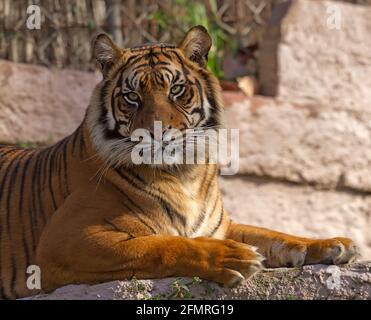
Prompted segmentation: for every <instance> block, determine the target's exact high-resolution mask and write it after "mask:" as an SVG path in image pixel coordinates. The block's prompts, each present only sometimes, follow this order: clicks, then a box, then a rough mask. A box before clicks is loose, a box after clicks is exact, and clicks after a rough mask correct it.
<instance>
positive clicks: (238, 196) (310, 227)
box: [220, 176, 371, 259]
mask: <svg viewBox="0 0 371 320" xmlns="http://www.w3.org/2000/svg"><path fill="white" fill-rule="evenodd" d="M220 188H221V192H222V197H223V202H224V206H225V208H226V210H227V211H228V212H229V214H230V216H231V217H232V219H233V220H235V221H236V222H239V223H244V224H249V225H254V226H259V227H266V228H270V229H273V230H277V231H281V232H286V233H290V234H294V235H297V236H303V237H313V238H332V237H336V236H345V237H350V238H352V239H353V240H354V241H355V242H356V243H357V244H358V246H359V247H360V249H361V254H362V259H370V257H371V235H370V230H371V219H370V212H371V197H370V196H367V195H365V194H356V193H353V194H352V193H348V192H337V191H334V190H320V189H315V188H313V187H311V186H303V185H298V184H290V183H287V182H278V181H272V180H270V179H269V178H253V177H248V176H232V177H221V179H220ZM236 190H238V192H236Z"/></svg>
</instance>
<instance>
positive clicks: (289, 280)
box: [26, 262, 371, 300]
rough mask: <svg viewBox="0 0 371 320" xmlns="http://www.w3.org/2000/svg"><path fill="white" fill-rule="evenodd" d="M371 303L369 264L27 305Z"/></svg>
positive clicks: (161, 283)
mask: <svg viewBox="0 0 371 320" xmlns="http://www.w3.org/2000/svg"><path fill="white" fill-rule="evenodd" d="M187 298H188V299H190V298H191V299H221V300H223V299H242V300H248V299H256V300H265V299H279V300H281V299H290V300H296V299H371V262H363V263H354V264H351V265H344V266H339V267H337V266H326V265H313V266H305V267H303V268H279V269H266V270H264V271H262V272H260V273H258V274H256V275H255V276H254V277H252V278H251V279H249V280H246V281H245V282H244V283H243V284H241V285H240V286H238V287H236V288H232V289H227V288H223V287H221V286H219V285H217V284H215V283H211V282H207V281H200V280H199V279H189V278H182V279H176V278H167V279H161V280H131V281H112V282H108V283H103V284H99V285H93V286H89V285H68V286H65V287H62V288H59V289H57V290H56V291H54V292H53V293H51V294H40V295H37V296H34V297H28V298H26V299H29V300H57V299H62V300H77V299H79V300H107V299H108V300H111V299H115V300H128V299H129V300H130V299H140V300H142V299H187Z"/></svg>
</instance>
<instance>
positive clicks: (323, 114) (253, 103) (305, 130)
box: [226, 96, 371, 192]
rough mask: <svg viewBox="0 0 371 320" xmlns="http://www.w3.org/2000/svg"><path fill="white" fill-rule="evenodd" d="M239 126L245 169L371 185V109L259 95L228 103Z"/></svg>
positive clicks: (337, 184) (331, 184)
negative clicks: (320, 104)
mask: <svg viewBox="0 0 371 320" xmlns="http://www.w3.org/2000/svg"><path fill="white" fill-rule="evenodd" d="M226 117H227V124H228V127H230V128H238V129H239V133H240V134H239V139H240V164H239V174H250V175H258V176H266V177H271V178H275V179H282V180H286V181H291V182H296V183H305V184H312V185H319V186H322V187H327V188H349V189H353V190H358V191H362V192H370V191H371V165H370V164H371V125H370V124H371V111H363V112H357V111H353V112H350V111H347V110H334V109H332V108H331V107H323V106H322V107H319V106H317V105H310V104H298V103H293V102H290V101H283V100H281V99H279V98H268V97H259V96H257V97H254V98H252V99H245V100H244V101H242V102H236V103H235V104H234V105H233V106H232V107H230V108H226Z"/></svg>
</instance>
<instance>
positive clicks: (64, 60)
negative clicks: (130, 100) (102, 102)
mask: <svg viewBox="0 0 371 320" xmlns="http://www.w3.org/2000/svg"><path fill="white" fill-rule="evenodd" d="M30 5H37V6H38V8H40V18H41V19H40V28H39V29H38V28H36V29H29V28H27V20H28V19H29V18H30V15H32V13H33V11H30V12H28V11H27V10H28V8H29V6H30ZM199 24H201V25H204V26H205V27H206V28H207V29H208V30H209V33H210V34H211V36H212V38H213V47H212V49H211V52H210V55H209V64H208V67H209V69H210V70H212V71H213V72H214V73H215V74H216V75H217V77H218V78H219V79H220V81H221V85H222V88H223V90H224V91H223V98H224V104H225V111H226V117H227V121H228V126H229V127H231V128H239V129H240V170H239V172H238V174H236V175H234V176H230V177H227V176H223V177H221V178H220V183H221V188H222V192H223V194H224V201H225V206H226V208H227V209H228V210H229V212H230V213H231V215H232V217H233V218H234V219H236V220H238V221H240V222H244V223H249V224H255V225H260V226H264V227H269V228H274V229H277V230H280V231H285V232H290V233H295V234H298V235H302V236H311V237H332V236H339V235H342V236H348V237H352V238H354V239H355V240H356V241H357V242H358V243H359V244H360V246H361V248H362V253H363V257H364V259H370V258H371V232H370V231H371V197H370V193H371V36H370V31H371V0H349V1H335V0H332V1H320V0H292V1H284V0H205V1H201V0H199V1H197V0H174V1H168V0H162V1H153V0H138V1H134V0H122V1H115V0H105V1H104V0H75V1H72V0H71V1H70V0H32V1H31V0H0V142H5V143H17V144H21V145H22V146H24V147H33V146H37V145H45V144H50V143H53V142H55V141H57V140H58V139H60V138H61V137H63V136H65V135H67V134H69V133H71V132H72V131H73V130H74V129H75V128H76V127H77V125H78V124H79V123H80V122H81V120H82V118H83V116H84V112H85V109H86V106H87V105H88V103H89V98H90V94H91V92H92V90H93V88H94V86H95V85H96V83H97V82H98V81H99V80H100V75H99V73H97V72H96V71H95V64H94V61H93V60H92V56H91V46H90V40H91V37H92V35H93V34H94V33H95V32H96V31H97V30H104V31H106V32H107V33H109V34H110V35H111V36H112V37H113V39H114V40H115V41H116V42H117V43H118V44H119V45H121V46H122V47H130V46H133V45H138V44H142V43H145V42H168V43H175V44H176V43H178V42H179V41H180V39H181V38H182V36H183V35H184V33H185V32H186V31H187V30H188V29H189V28H190V27H192V26H194V25H199Z"/></svg>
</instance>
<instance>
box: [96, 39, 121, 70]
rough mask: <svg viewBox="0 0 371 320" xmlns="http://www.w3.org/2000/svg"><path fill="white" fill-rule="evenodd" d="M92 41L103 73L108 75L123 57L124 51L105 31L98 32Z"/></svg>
mask: <svg viewBox="0 0 371 320" xmlns="http://www.w3.org/2000/svg"><path fill="white" fill-rule="evenodd" d="M92 42H93V56H94V58H95V60H96V61H97V63H98V64H99V66H100V68H101V70H102V73H103V75H106V74H107V72H108V70H109V69H110V67H112V65H113V64H114V63H115V62H116V60H118V59H119V58H120V57H121V55H122V51H121V50H120V48H118V47H117V46H116V45H115V43H114V42H113V41H112V40H111V38H110V37H109V36H108V35H107V34H105V33H104V32H102V33H98V34H97V35H96V36H95V37H94V38H93V41H92Z"/></svg>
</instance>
